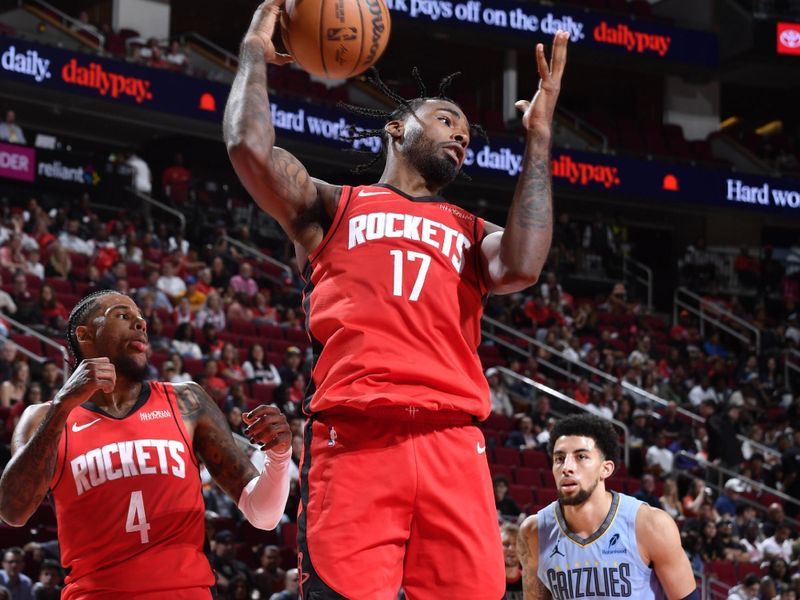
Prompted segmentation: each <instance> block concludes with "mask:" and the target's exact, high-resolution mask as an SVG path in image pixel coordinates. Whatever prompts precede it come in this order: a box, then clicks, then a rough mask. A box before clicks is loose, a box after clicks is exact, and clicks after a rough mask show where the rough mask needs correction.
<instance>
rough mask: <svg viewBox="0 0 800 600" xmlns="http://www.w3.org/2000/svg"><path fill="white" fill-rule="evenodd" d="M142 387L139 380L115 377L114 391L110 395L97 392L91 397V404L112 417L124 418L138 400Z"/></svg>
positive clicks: (142, 383)
mask: <svg viewBox="0 0 800 600" xmlns="http://www.w3.org/2000/svg"><path fill="white" fill-rule="evenodd" d="M143 385H145V384H144V382H142V381H139V380H132V379H128V378H126V377H117V382H116V385H115V386H114V391H113V392H111V393H110V394H104V393H103V392H97V393H96V394H95V395H94V396H93V397H92V402H94V403H95V404H96V405H97V406H98V407H100V408H102V409H103V410H104V411H105V412H107V413H108V414H110V415H112V416H114V417H120V416H124V415H126V414H128V412H129V411H130V408H131V407H132V406H133V405H134V404H136V402H137V400H139V395H140V394H141V392H142V386H143Z"/></svg>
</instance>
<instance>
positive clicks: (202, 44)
mask: <svg viewBox="0 0 800 600" xmlns="http://www.w3.org/2000/svg"><path fill="white" fill-rule="evenodd" d="M189 42H193V43H194V44H195V45H196V48H195V50H197V51H200V52H201V53H202V54H204V55H205V56H206V58H209V59H210V60H213V61H214V62H217V63H219V64H221V65H222V66H224V67H226V68H228V69H230V70H231V71H236V69H237V68H238V67H239V57H238V56H236V55H235V54H233V53H232V52H229V51H228V50H226V49H225V48H223V47H222V46H220V45H218V44H215V43H214V42H212V41H211V40H210V39H208V38H207V37H205V36H202V35H200V34H199V33H196V32H194V31H191V32H189V33H184V34H183V35H182V36H181V43H182V44H187V43H189Z"/></svg>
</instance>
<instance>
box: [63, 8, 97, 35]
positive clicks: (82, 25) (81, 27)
mask: <svg viewBox="0 0 800 600" xmlns="http://www.w3.org/2000/svg"><path fill="white" fill-rule="evenodd" d="M70 29H72V31H76V32H81V31H86V32H88V33H91V34H92V35H98V34H99V33H100V31H99V30H98V29H97V27H95V26H94V25H92V22H91V21H90V20H89V13H88V12H86V11H85V10H82V11H81V12H80V13H79V14H78V20H77V22H75V23H73V24H72V26H71V27H70Z"/></svg>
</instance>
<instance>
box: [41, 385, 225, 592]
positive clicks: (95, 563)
mask: <svg viewBox="0 0 800 600" xmlns="http://www.w3.org/2000/svg"><path fill="white" fill-rule="evenodd" d="M57 461H58V462H57V463H56V471H55V475H54V477H53V481H52V483H51V486H50V488H51V490H52V492H53V497H54V499H55V507H56V517H57V519H58V541H59V544H60V546H61V560H62V563H63V564H64V566H65V567H68V568H70V569H71V572H70V573H69V575H68V576H67V579H66V581H67V584H68V585H67V586H66V588H65V589H64V591H63V592H62V598H67V599H74V598H84V597H86V598H99V597H106V596H108V597H111V596H112V595H116V596H114V597H120V595H121V596H124V597H149V593H157V592H169V597H170V598H201V597H205V598H209V597H210V594H209V590H208V588H209V587H210V586H212V585H214V575H213V574H212V572H211V567H210V565H209V563H208V559H207V558H206V557H205V555H204V554H203V543H204V541H205V521H204V506H203V498H202V494H201V483H200V474H199V470H198V467H197V461H196V459H195V457H194V451H193V448H192V442H191V440H190V439H189V436H188V433H187V431H186V428H185V426H184V424H183V419H182V418H181V415H180V413H179V411H178V410H177V406H176V404H175V393H174V391H173V389H172V386H171V385H169V384H164V383H160V382H150V383H145V385H144V386H143V387H142V394H141V396H140V397H139V400H138V401H137V403H136V405H134V407H133V408H132V409H131V412H130V413H129V414H128V416H126V417H124V418H121V419H117V418H114V417H111V416H109V415H107V414H105V413H104V412H101V411H100V410H99V409H97V408H96V407H95V406H94V405H92V404H91V403H85V404H83V405H82V406H79V407H77V408H75V409H74V410H72V412H70V414H69V417H68V419H67V423H66V426H65V429H64V433H63V435H62V436H61V442H60V443H59V447H58V459H57Z"/></svg>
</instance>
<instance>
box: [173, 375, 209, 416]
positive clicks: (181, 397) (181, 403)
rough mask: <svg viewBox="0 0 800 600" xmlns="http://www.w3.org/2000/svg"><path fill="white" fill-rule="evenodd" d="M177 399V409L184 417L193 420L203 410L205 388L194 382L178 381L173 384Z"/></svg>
mask: <svg viewBox="0 0 800 600" xmlns="http://www.w3.org/2000/svg"><path fill="white" fill-rule="evenodd" d="M173 389H174V390H175V397H176V398H177V400H178V410H179V411H180V413H181V416H182V417H183V418H184V419H190V420H194V419H196V418H197V417H198V416H199V415H200V413H202V412H203V397H204V396H207V394H206V392H205V390H203V388H202V387H200V386H199V385H197V384H196V383H194V382H193V381H192V382H188V383H178V384H176V385H174V386H173Z"/></svg>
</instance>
